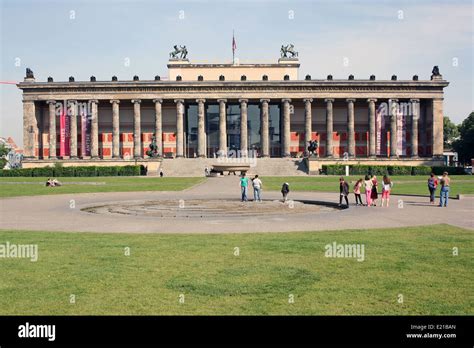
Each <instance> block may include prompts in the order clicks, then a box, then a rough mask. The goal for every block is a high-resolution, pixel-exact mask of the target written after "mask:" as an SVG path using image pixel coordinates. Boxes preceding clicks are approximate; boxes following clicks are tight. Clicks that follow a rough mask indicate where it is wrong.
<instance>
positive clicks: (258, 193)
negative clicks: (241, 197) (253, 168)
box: [252, 175, 262, 202]
mask: <svg viewBox="0 0 474 348" xmlns="http://www.w3.org/2000/svg"><path fill="white" fill-rule="evenodd" d="M252 184H253V199H254V201H255V202H261V201H262V180H260V179H259V178H258V175H255V177H254V178H253V179H252Z"/></svg>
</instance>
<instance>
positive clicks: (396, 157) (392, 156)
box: [390, 155, 398, 159]
mask: <svg viewBox="0 0 474 348" xmlns="http://www.w3.org/2000/svg"><path fill="white" fill-rule="evenodd" d="M390 159H398V156H397V155H390Z"/></svg>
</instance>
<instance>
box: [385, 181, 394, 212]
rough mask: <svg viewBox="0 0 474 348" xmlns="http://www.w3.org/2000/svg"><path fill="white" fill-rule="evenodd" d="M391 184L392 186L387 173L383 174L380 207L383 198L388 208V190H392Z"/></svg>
mask: <svg viewBox="0 0 474 348" xmlns="http://www.w3.org/2000/svg"><path fill="white" fill-rule="evenodd" d="M392 186H393V183H392V181H391V180H390V178H389V177H388V176H387V175H384V176H383V181H382V207H383V204H384V202H385V200H387V208H388V204H389V201H390V191H391V190H392Z"/></svg>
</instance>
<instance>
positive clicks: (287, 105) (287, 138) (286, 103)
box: [281, 99, 291, 157]
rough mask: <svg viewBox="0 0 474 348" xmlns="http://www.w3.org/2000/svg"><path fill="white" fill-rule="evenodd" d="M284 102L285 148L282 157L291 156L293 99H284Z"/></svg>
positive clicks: (283, 128)
mask: <svg viewBox="0 0 474 348" xmlns="http://www.w3.org/2000/svg"><path fill="white" fill-rule="evenodd" d="M281 102H282V103H283V119H282V122H283V127H282V130H283V149H282V157H290V156H291V153H290V102H291V99H282V100H281Z"/></svg>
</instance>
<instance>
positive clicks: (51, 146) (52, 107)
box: [47, 100, 56, 159]
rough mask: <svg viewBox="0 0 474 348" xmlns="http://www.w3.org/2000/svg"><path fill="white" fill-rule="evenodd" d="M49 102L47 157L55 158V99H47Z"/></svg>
mask: <svg viewBox="0 0 474 348" xmlns="http://www.w3.org/2000/svg"><path fill="white" fill-rule="evenodd" d="M47 103H48V104H49V158H51V159H55V158H56V100H48V101H47Z"/></svg>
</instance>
